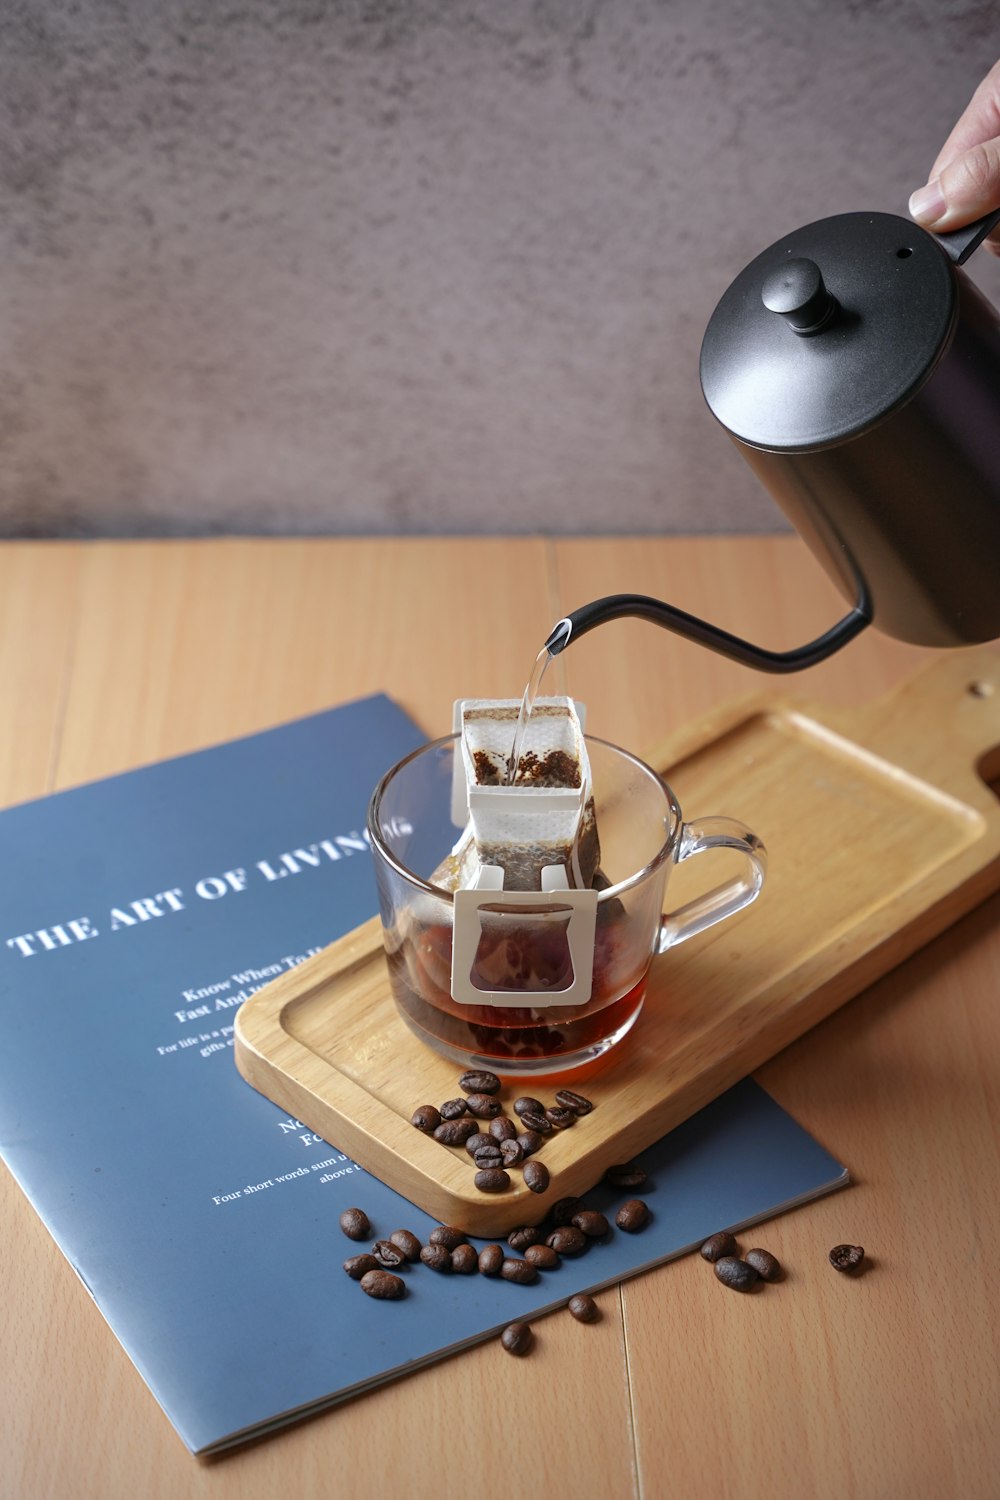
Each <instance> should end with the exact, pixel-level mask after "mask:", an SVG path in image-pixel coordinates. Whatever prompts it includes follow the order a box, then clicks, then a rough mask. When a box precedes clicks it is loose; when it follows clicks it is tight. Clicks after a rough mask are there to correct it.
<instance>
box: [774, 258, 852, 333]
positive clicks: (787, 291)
mask: <svg viewBox="0 0 1000 1500" xmlns="http://www.w3.org/2000/svg"><path fill="white" fill-rule="evenodd" d="M760 298H761V301H762V302H763V304H764V306H765V307H766V308H767V310H768V312H773V313H780V315H781V316H782V317H783V318H784V320H785V322H786V323H787V324H788V326H789V328H791V329H792V330H793V331H794V332H795V333H798V334H809V333H819V331H820V329H821V328H825V327H826V325H827V323H829V321H830V319H831V318H832V317H833V315H834V313H835V312H836V310H837V299H836V297H833V296H831V295H830V293H829V292H828V291H827V288H826V284H825V282H824V281H823V273H822V271H821V270H820V268H819V266H818V265H817V264H816V262H815V261H814V260H807V259H806V258H805V257H804V256H801V257H796V258H795V259H794V260H787V261H785V263H784V265H783V266H781V267H779V268H778V270H776V271H772V272H771V273H770V275H769V276H768V278H767V280H766V281H765V282H764V286H763V289H762V290H761V294H760Z"/></svg>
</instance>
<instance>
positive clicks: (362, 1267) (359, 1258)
mask: <svg viewBox="0 0 1000 1500" xmlns="http://www.w3.org/2000/svg"><path fill="white" fill-rule="evenodd" d="M378 1269H379V1264H378V1261H377V1260H376V1259H375V1257H374V1255H351V1256H349V1257H348V1259H347V1260H345V1261H344V1270H345V1271H346V1272H347V1274H348V1276H350V1278H351V1280H352V1281H360V1280H361V1278H362V1276H363V1275H364V1274H365V1272H366V1271H377V1270H378Z"/></svg>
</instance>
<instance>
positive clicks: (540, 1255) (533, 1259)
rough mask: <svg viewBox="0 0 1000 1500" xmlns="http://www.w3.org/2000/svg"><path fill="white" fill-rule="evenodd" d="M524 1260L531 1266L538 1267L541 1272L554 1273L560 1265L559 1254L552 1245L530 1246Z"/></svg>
mask: <svg viewBox="0 0 1000 1500" xmlns="http://www.w3.org/2000/svg"><path fill="white" fill-rule="evenodd" d="M524 1258H525V1260H526V1261H527V1262H528V1265H529V1266H537V1267H538V1269H539V1271H554V1270H555V1269H556V1267H557V1266H558V1265H559V1264H560V1256H559V1252H558V1250H553V1248H552V1246H551V1245H529V1246H528V1247H527V1249H526V1250H525V1252H524Z"/></svg>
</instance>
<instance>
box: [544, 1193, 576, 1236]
mask: <svg viewBox="0 0 1000 1500" xmlns="http://www.w3.org/2000/svg"><path fill="white" fill-rule="evenodd" d="M583 1206H584V1203H583V1199H582V1198H557V1199H556V1201H555V1203H553V1205H552V1207H551V1208H550V1209H549V1218H550V1219H551V1221H552V1223H553V1224H554V1225H555V1227H556V1229H559V1228H561V1226H562V1225H563V1224H572V1222H573V1215H574V1214H578V1213H579V1212H580V1210H581V1208H583Z"/></svg>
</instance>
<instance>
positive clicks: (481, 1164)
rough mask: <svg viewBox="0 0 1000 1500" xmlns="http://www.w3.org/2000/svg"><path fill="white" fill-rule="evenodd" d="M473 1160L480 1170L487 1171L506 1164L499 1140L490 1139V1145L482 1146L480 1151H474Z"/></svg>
mask: <svg viewBox="0 0 1000 1500" xmlns="http://www.w3.org/2000/svg"><path fill="white" fill-rule="evenodd" d="M472 1160H473V1161H474V1162H475V1164H476V1166H477V1167H478V1168H479V1169H480V1171H483V1172H485V1171H487V1170H490V1169H494V1168H496V1167H502V1166H503V1164H504V1160H503V1155H502V1153H501V1150H500V1145H499V1142H498V1141H490V1143H489V1145H488V1146H480V1148H479V1150H478V1151H475V1152H473V1156H472Z"/></svg>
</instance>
